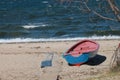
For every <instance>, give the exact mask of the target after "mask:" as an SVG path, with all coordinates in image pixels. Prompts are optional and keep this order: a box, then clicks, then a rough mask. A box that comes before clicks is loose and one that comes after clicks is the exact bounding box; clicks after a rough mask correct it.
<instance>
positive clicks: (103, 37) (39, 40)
mask: <svg viewBox="0 0 120 80" xmlns="http://www.w3.org/2000/svg"><path fill="white" fill-rule="evenodd" d="M84 39H95V40H103V39H120V36H112V35H110V36H92V37H76V38H40V39H34V38H15V39H0V43H19V42H46V41H74V40H84Z"/></svg>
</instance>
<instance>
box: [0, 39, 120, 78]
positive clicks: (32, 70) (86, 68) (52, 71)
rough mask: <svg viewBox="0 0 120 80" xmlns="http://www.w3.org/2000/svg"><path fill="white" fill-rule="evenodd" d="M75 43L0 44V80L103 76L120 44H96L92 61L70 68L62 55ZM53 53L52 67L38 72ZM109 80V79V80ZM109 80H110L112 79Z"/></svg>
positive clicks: (104, 42)
mask: <svg viewBox="0 0 120 80" xmlns="http://www.w3.org/2000/svg"><path fill="white" fill-rule="evenodd" d="M77 42H78V41H58V42H36V43H33V42H31V43H1V44H0V80H86V79H90V78H93V77H97V76H100V75H101V74H105V73H107V72H108V71H109V69H110V61H111V57H112V55H113V53H114V51H115V49H116V48H117V46H118V44H119V43H120V40H96V42H98V43H99V44H100V49H99V51H98V55H97V57H96V58H95V59H94V60H96V61H97V62H96V61H94V60H91V61H92V63H91V62H88V63H86V64H83V65H81V66H79V67H78V66H69V65H68V64H67V62H66V61H65V60H64V59H63V58H62V54H63V53H64V52H65V51H66V50H67V49H69V48H70V47H71V46H72V45H74V44H75V43H77ZM48 53H53V54H54V57H53V63H52V64H53V65H52V66H50V67H45V68H41V62H42V61H43V60H44V59H45V57H46V54H48ZM109 80H110V79H109ZM111 80H112V79H111Z"/></svg>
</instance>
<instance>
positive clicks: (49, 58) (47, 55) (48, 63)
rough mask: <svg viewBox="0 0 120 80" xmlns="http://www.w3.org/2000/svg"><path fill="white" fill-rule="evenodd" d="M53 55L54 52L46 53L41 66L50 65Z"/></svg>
mask: <svg viewBox="0 0 120 80" xmlns="http://www.w3.org/2000/svg"><path fill="white" fill-rule="evenodd" d="M53 55H54V53H48V54H46V57H45V59H44V60H43V61H42V62H41V68H44V67H50V66H52V60H53Z"/></svg>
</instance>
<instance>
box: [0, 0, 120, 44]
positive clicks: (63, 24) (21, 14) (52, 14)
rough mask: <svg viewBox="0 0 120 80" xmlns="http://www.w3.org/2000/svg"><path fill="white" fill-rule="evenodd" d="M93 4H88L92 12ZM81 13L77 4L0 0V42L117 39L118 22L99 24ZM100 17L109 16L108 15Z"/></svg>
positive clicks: (55, 1)
mask: <svg viewBox="0 0 120 80" xmlns="http://www.w3.org/2000/svg"><path fill="white" fill-rule="evenodd" d="M96 1H99V0H91V3H93V2H94V3H93V4H94V5H90V6H92V7H93V9H94V8H95V6H96V5H97V4H95V3H96ZM102 4H104V5H106V3H102ZM117 5H120V4H117ZM81 9H82V8H81V6H80V4H79V2H74V3H67V2H64V3H60V2H58V0H0V42H12V41H13V42H14V41H17V42H24V41H49V40H76V39H84V38H98V39H104V38H108V39H114V38H117V39H118V38H120V37H119V36H120V23H119V22H116V21H108V20H103V19H101V18H99V17H98V16H96V15H94V14H93V13H89V14H88V13H86V12H83V11H82V10H81ZM95 10H97V11H99V9H97V8H95ZM110 12H111V11H110ZM110 12H109V13H110ZM100 13H101V14H103V15H105V16H108V17H111V16H113V14H112V12H111V13H110V14H106V13H105V11H102V12H100Z"/></svg>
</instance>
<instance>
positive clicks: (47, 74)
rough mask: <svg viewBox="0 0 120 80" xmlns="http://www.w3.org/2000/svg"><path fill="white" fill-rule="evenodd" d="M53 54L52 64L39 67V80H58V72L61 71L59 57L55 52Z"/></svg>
mask: <svg viewBox="0 0 120 80" xmlns="http://www.w3.org/2000/svg"><path fill="white" fill-rule="evenodd" d="M51 55H53V59H52V66H51V67H46V66H45V67H44V68H41V75H40V80H60V79H61V76H60V72H61V71H62V64H61V61H60V60H61V58H60V57H59V56H58V55H57V54H54V53H52V54H50V56H51Z"/></svg>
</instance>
